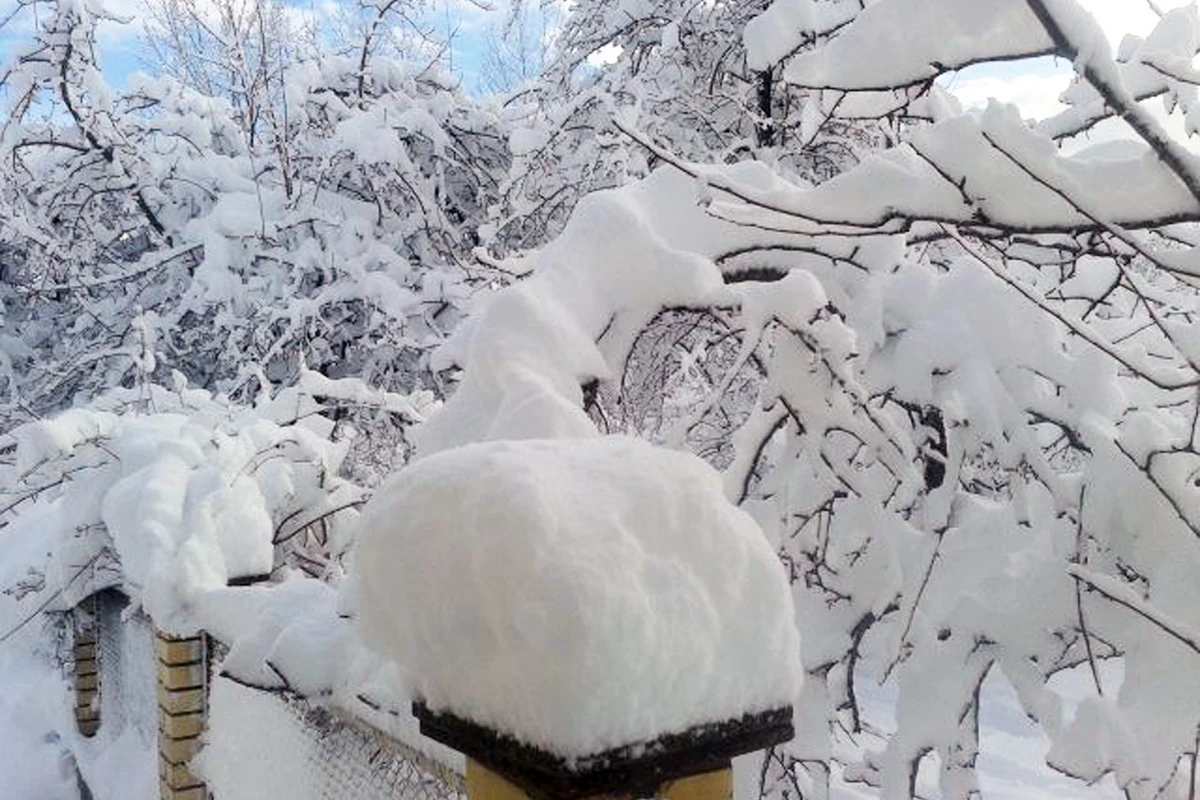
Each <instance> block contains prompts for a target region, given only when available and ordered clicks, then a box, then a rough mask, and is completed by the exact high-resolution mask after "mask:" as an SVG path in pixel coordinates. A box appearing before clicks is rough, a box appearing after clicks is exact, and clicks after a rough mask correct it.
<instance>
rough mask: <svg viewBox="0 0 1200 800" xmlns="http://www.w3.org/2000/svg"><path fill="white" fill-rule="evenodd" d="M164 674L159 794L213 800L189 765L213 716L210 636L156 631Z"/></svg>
mask: <svg viewBox="0 0 1200 800" xmlns="http://www.w3.org/2000/svg"><path fill="white" fill-rule="evenodd" d="M154 651H155V654H156V655H157V660H158V664H157V672H158V760H159V764H158V765H159V793H160V796H161V797H162V800H207V798H208V788H207V787H206V786H205V785H204V782H203V781H201V780H200V779H199V778H197V777H196V776H195V774H193V773H192V771H191V768H190V767H189V766H188V762H189V761H191V760H192V757H193V756H195V755H196V753H197V752H199V750H200V737H201V734H202V733H203V732H204V729H205V720H206V717H207V712H208V645H207V641H206V639H205V635H204V633H199V634H197V635H195V636H191V637H185V638H179V637H175V636H171V635H169V634H166V633H163V632H162V631H160V630H155V632H154Z"/></svg>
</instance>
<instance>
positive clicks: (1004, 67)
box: [0, 0, 1183, 117]
mask: <svg viewBox="0 0 1200 800" xmlns="http://www.w3.org/2000/svg"><path fill="white" fill-rule="evenodd" d="M140 1H141V0H106V5H107V6H108V7H109V8H110V9H111V10H112V11H113V12H114V13H115V14H116V15H118V16H124V17H126V18H127V19H129V20H130V21H129V22H128V23H127V24H119V23H116V22H108V23H104V24H103V25H102V26H101V36H100V38H101V42H100V43H101V60H102V63H103V65H104V69H105V73H106V75H107V77H108V79H109V81H110V82H111V83H112V84H113V85H115V86H117V87H120V86H122V85H123V84H124V83H125V81H126V79H127V78H128V76H129V75H130V74H131V73H133V72H134V71H136V70H138V69H143V68H145V67H146V62H145V54H144V52H143V51H142V49H141V47H140V46H139V43H138V36H137V30H138V29H137V25H138V17H139V10H140V5H139V3H140ZM1081 2H1082V3H1083V5H1085V6H1086V7H1087V8H1088V10H1089V11H1091V12H1092V13H1093V14H1094V15H1095V16H1096V18H1097V19H1098V20H1099V22H1100V24H1101V26H1102V27H1104V29H1105V30H1106V32H1107V33H1108V34H1109V38H1110V40H1111V41H1112V43H1113V44H1114V45H1116V44H1117V43H1119V41H1120V38H1121V36H1122V34H1123V33H1125V32H1132V33H1137V34H1145V33H1147V32H1148V31H1149V30H1150V28H1151V27H1152V26H1153V24H1154V21H1155V19H1156V18H1155V15H1154V13H1153V12H1152V11H1151V9H1150V5H1149V3H1147V2H1146V0H1081ZM1182 2H1183V0H1168V2H1165V3H1162V5H1164V6H1166V7H1172V6H1176V5H1180V4H1182ZM492 4H493V5H494V6H495V7H496V9H497V10H494V11H490V12H489V11H484V10H481V9H480V8H479V7H478V6H476V5H475V4H473V3H472V2H470V0H437V2H435V3H434V4H433V6H432V8H431V11H430V13H429V15H428V20H427V21H428V24H430V25H431V26H433V27H434V28H435V29H436V30H437V32H438V34H440V35H441V36H446V35H447V34H449V33H451V32H453V34H454V35H453V37H452V39H451V42H452V52H451V53H450V60H451V62H452V65H453V69H454V72H455V74H457V75H458V76H459V77H461V78H462V80H463V82H464V86H465V87H466V88H467V89H468V91H474V92H478V91H480V90H481V80H480V77H481V73H482V69H483V58H484V38H485V34H486V32H487V28H488V26H489V25H499V24H501V23H502V22H503V19H504V12H503V9H504V8H505V7H506V3H505V2H503V0H499V2H493V3H492ZM337 5H338V0H294V3H293V7H294V8H295V9H296V10H297V13H299V14H307V15H310V16H312V17H314V18H317V19H319V18H320V17H321V16H322V14H323V13H328V12H329V10H330V9H336V8H337ZM15 6H16V0H0V19H3V18H4V16H5V15H7V13H8V12H9V11H11V10H12V9H13V8H14V7H15ZM322 9H324V12H323V11H322ZM32 23H33V20H32V15H31V14H30V13H28V12H27V13H25V14H24V18H23V19H18V20H16V21H15V25H10V26H9V30H7V31H5V30H0V54H4V55H7V51H8V50H9V49H10V48H12V47H13V43H14V36H19V35H20V34H21V33H22V29H25V30H27V29H28V26H29V25H32ZM1071 74H1072V73H1071V68H1070V65H1069V64H1067V63H1065V62H1063V61H1061V60H1058V59H1052V58H1042V59H1031V60H1027V61H1020V62H1008V63H996V64H987V65H980V66H976V67H971V68H969V69H965V70H962V71H961V72H960V73H958V74H957V75H955V76H953V77H952V78H951V79H949V80H948V81H947V85H948V86H949V87H950V88H951V90H952V91H953V92H954V93H955V94H956V95H958V96H959V98H960V99H961V100H962V101H963V102H964V103H965V104H966V105H968V106H972V105H983V104H985V103H986V102H987V100H988V98H990V97H995V98H997V99H1000V100H1004V101H1008V102H1015V103H1017V104H1018V105H1019V106H1021V108H1022V110H1023V111H1024V112H1025V113H1026V114H1027V115H1028V116H1034V117H1044V116H1047V115H1049V114H1051V113H1053V112H1054V111H1055V110H1057V109H1058V108H1059V106H1058V104H1057V101H1056V98H1057V96H1058V94H1059V93H1060V92H1061V91H1062V90H1063V89H1064V88H1065V87H1066V85H1067V83H1068V82H1069V80H1070V77H1071Z"/></svg>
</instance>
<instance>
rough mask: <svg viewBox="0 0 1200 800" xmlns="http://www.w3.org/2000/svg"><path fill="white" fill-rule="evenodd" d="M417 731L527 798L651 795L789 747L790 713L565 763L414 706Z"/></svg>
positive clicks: (781, 711) (489, 730) (751, 718)
mask: <svg viewBox="0 0 1200 800" xmlns="http://www.w3.org/2000/svg"><path fill="white" fill-rule="evenodd" d="M412 710H413V715H414V716H415V717H416V718H417V719H418V720H419V721H420V723H421V733H422V734H424V735H425V736H428V737H429V738H430V739H433V740H434V741H436V742H440V743H441V744H444V745H446V746H447V747H449V748H451V749H453V750H457V751H458V752H460V753H462V754H463V755H465V756H467V757H468V758H471V759H474V760H475V761H477V762H479V763H480V764H482V765H483V766H485V767H487V768H488V769H489V770H491V771H493V772H495V773H496V774H498V775H501V776H503V777H504V778H506V779H507V780H509V781H510V782H512V783H513V784H515V785H516V786H518V787H520V788H521V789H522V790H523V791H524V792H525V793H526V794H527V795H528V796H529V797H530V798H532V800H579V798H584V797H591V796H594V795H605V794H610V795H612V794H615V795H627V796H630V797H653V796H655V795H656V793H657V792H658V789H659V787H661V786H662V785H663V784H664V783H667V782H669V781H674V780H678V779H680V778H687V777H691V776H693V775H699V774H702V773H706V772H712V771H714V770H719V769H723V768H725V767H728V766H729V762H730V760H732V759H733V757H734V756H740V755H744V754H746V753H751V752H754V751H755V750H762V749H765V748H767V747H771V746H773V745H777V744H781V743H783V742H786V741H789V740H790V739H791V738H792V736H793V735H794V731H793V729H792V709H791V708H790V707H785V708H778V709H774V710H772V711H764V712H761V713H758V714H747V715H746V716H744V717H741V718H740V719H734V720H726V721H724V722H717V723H711V724H706V725H698V726H696V727H693V728H689V729H688V730H686V731H683V732H682V733H672V734H667V735H665V736H661V737H659V738H657V739H654V740H653V741H650V742H637V743H633V744H629V745H623V746H621V747H616V748H613V749H611V750H605V751H602V752H600V753H596V754H595V755H589V756H584V757H581V758H566V757H564V756H561V755H557V754H554V753H550V752H547V751H546V750H542V749H540V748H537V747H532V746H530V745H527V744H523V743H521V742H519V741H517V740H516V739H515V738H513V737H512V736H511V735H509V734H505V733H501V732H499V731H496V730H493V729H492V728H488V727H485V726H483V725H479V724H477V723H475V722H471V721H470V720H467V719H463V718H462V717H457V716H455V715H454V714H451V713H448V712H444V711H442V712H435V711H431V710H430V709H429V708H428V707H427V706H426V705H425V704H424V703H421V702H419V701H418V702H416V703H413V709H412Z"/></svg>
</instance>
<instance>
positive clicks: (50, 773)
mask: <svg viewBox="0 0 1200 800" xmlns="http://www.w3.org/2000/svg"><path fill="white" fill-rule="evenodd" d="M32 640H33V637H32V636H30V637H23V638H22V640H20V641H12V642H8V643H5V646H3V647H0V681H2V683H3V687H4V689H3V691H2V692H0V800H75V798H78V797H79V794H78V790H77V788H76V785H75V782H74V765H73V762H72V760H71V758H70V756H68V755H67V752H66V745H67V743H68V742H71V741H73V740H74V736H73V734H72V733H71V731H70V728H69V724H70V711H69V694H68V692H69V687H68V685H67V683H66V681H65V680H64V679H63V678H62V676H61V674H60V673H59V672H57V671H54V670H52V668H51V664H50V662H49V660H48V659H47V658H45V657H43V656H39V655H36V654H34V653H33V652H31V650H32V645H33V641H32ZM1078 688H1079V690H1080V691H1086V690H1087V687H1086V685H1083V684H1082V683H1081V682H1080V685H1079V687H1078ZM881 698H882V696H881ZM64 725H66V726H68V729H67V734H66V735H65V737H60V735H59V734H58V733H56V731H58V730H61V729H62V727H63V726H64ZM982 727H983V732H982V746H983V754H982V755H981V756H980V759H979V766H980V773H981V776H980V780H981V784H982V788H983V792H984V797H985V798H987V799H988V800H1116V798H1118V797H1119V793H1118V792H1117V791H1116V790H1115V788H1114V787H1113V786H1112V782H1111V779H1105V781H1103V782H1102V783H1101V784H1100V785H1098V786H1095V787H1087V786H1083V785H1081V784H1080V783H1078V782H1077V781H1072V780H1070V779H1068V778H1066V777H1064V776H1062V775H1059V774H1058V773H1056V772H1054V771H1053V770H1051V769H1050V768H1048V767H1047V766H1045V764H1044V761H1043V759H1044V756H1045V752H1046V749H1047V747H1048V742H1047V740H1046V738H1045V737H1044V736H1042V735H1041V734H1040V733H1039V732H1038V731H1037V729H1036V727H1035V725H1034V724H1033V723H1032V722H1031V721H1030V720H1028V719H1027V718H1026V717H1025V715H1024V714H1023V713H1022V712H1021V710H1020V706H1019V705H1018V703H1017V698H1016V693H1015V692H1014V691H1013V690H1012V688H1011V687H1009V686H1008V685H1007V684H1006V683H1005V682H1004V681H1003V679H1001V678H999V677H995V676H993V677H992V678H990V679H989V680H988V682H987V684H986V685H985V690H984V700H983V712H982ZM145 756H146V754H144V753H137V754H123V755H122V756H121V757H123V758H124V759H125V760H127V761H129V765H130V767H131V769H130V770H126V772H127V773H130V774H127V776H126V777H127V778H128V779H129V782H124V783H120V782H117V783H115V785H114V786H112V787H111V788H114V789H115V788H116V787H118V786H123V789H124V791H123V792H121V793H120V794H113V795H112V797H111V800H126V798H128V797H133V796H151V795H152V793H153V789H154V787H153V775H152V774H151V775H146V774H138V773H144V771H143V770H141V769H140V765H141V763H142V762H143V760H144V758H145ZM109 766H110V767H111V769H110V770H106V772H114V773H116V774H115V775H113V776H112V777H118V776H119V775H120V773H121V772H122V770H121V767H120V764H118V763H112V764H110V765H109ZM932 767H933V764H932V762H930V764H929V766H928V767H927V768H926V769H924V770H922V779H923V780H922V784H923V787H922V792H921V793H922V796H924V797H928V798H933V797H937V796H938V795H937V792H936V788H935V787H934V785H933V781H934V780H936V776H935V770H934V769H933V768H932ZM131 783H133V784H147V785H144V786H143V785H137V786H134V785H131ZM833 796H834V798H835V800H868V799H869V798H874V797H875V795H874V794H873V793H871V792H869V791H867V790H865V789H864V788H863V787H861V786H854V785H841V786H838V787H837V788H836V789H835V792H834V795H833ZM97 800H106V797H105V795H104V794H103V792H101V793H100V794H97Z"/></svg>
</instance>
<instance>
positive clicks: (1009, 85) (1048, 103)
mask: <svg viewBox="0 0 1200 800" xmlns="http://www.w3.org/2000/svg"><path fill="white" fill-rule="evenodd" d="M1070 82H1071V73H1070V72H1066V71H1063V72H1059V73H1054V74H1050V75H1034V74H1027V75H1017V76H1015V77H1011V78H1001V77H996V76H994V75H983V76H980V77H977V78H968V79H966V80H960V81H956V82H955V83H953V84H952V85H951V87H950V91H952V92H953V93H954V95H955V97H957V98H958V99H959V101H960V102H962V104H963V106H964V107H965V108H982V107H983V106H986V105H987V103H988V100H990V99H993V98H994V99H996V100H999V101H1001V102H1003V103H1013V104H1014V105H1016V106H1017V107H1018V108H1019V109H1021V114H1022V115H1023V116H1025V117H1029V118H1032V119H1045V118H1046V117H1050V116H1053V115H1054V114H1057V113H1058V112H1060V111H1063V110H1065V109H1066V106H1065V105H1063V104H1062V103H1060V102H1059V101H1058V98H1059V95H1061V94H1062V92H1063V90H1064V89H1066V88H1067V84H1069V83H1070Z"/></svg>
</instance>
